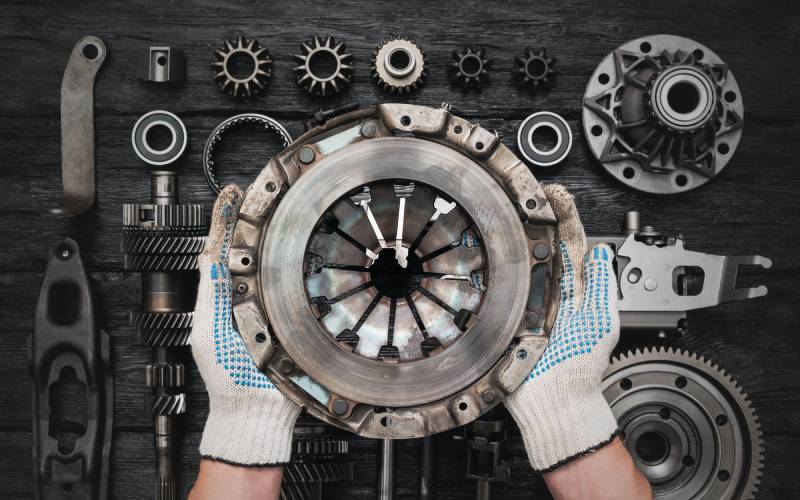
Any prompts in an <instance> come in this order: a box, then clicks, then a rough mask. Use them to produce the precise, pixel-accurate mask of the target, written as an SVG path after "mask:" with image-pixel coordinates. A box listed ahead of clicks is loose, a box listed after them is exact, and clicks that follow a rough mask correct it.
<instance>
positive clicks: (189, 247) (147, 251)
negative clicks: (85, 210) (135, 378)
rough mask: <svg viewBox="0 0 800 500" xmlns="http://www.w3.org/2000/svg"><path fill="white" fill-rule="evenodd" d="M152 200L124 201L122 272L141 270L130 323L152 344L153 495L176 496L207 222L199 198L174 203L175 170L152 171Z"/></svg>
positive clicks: (166, 499) (162, 499)
mask: <svg viewBox="0 0 800 500" xmlns="http://www.w3.org/2000/svg"><path fill="white" fill-rule="evenodd" d="M150 197H151V199H150V203H129V204H125V205H123V211H122V223H123V230H122V233H123V236H122V243H121V250H122V253H123V267H124V269H125V270H126V271H133V272H140V273H142V308H141V309H140V310H138V311H132V312H131V315H130V324H131V326H133V327H135V328H136V329H137V331H138V334H139V342H140V343H141V344H144V345H146V346H150V347H152V348H153V361H152V363H150V364H148V365H146V366H145V384H146V385H147V386H148V387H149V388H150V389H151V391H152V393H151V394H150V395H148V396H147V398H146V399H145V410H146V412H147V414H148V415H149V416H152V417H153V424H154V435H155V449H156V463H157V476H156V482H155V485H154V498H156V499H157V500H171V499H174V498H176V497H177V491H178V490H177V486H176V481H177V473H176V472H177V471H176V469H175V463H174V461H175V456H174V455H175V448H176V446H177V441H178V439H177V436H176V435H175V434H176V432H177V422H178V418H179V416H180V415H181V414H183V413H185V412H186V394H185V392H184V391H183V386H184V382H185V372H184V364H183V359H184V354H185V352H183V351H184V350H182V349H180V348H181V347H184V346H186V345H187V341H188V338H189V334H190V333H191V331H192V319H193V309H194V304H195V300H196V295H197V259H198V256H199V255H200V253H201V252H202V251H203V247H204V246H205V241H206V235H207V233H208V229H207V227H206V221H205V213H204V209H203V206H202V205H190V204H179V203H178V177H177V174H176V173H175V172H173V171H167V170H154V171H152V172H151V184H150Z"/></svg>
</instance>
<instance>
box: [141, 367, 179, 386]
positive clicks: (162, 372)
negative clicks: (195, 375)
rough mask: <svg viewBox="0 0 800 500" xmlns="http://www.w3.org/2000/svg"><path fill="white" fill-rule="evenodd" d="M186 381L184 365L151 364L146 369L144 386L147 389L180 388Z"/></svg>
mask: <svg viewBox="0 0 800 500" xmlns="http://www.w3.org/2000/svg"><path fill="white" fill-rule="evenodd" d="M184 380H185V375H184V367H183V365H182V364H176V363H150V364H149V365H147V366H145V368H144V385H146V386H147V387H180V386H182V385H183V383H184Z"/></svg>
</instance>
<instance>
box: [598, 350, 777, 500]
mask: <svg viewBox="0 0 800 500" xmlns="http://www.w3.org/2000/svg"><path fill="white" fill-rule="evenodd" d="M602 387H603V395H604V396H605V397H606V399H607V400H608V401H609V404H610V405H611V409H612V411H614V414H615V417H617V420H618V421H619V422H620V428H621V430H622V432H623V435H624V436H625V438H624V439H625V445H626V447H627V448H628V450H629V451H631V455H632V456H633V457H634V461H635V462H636V464H637V466H638V467H639V468H640V469H642V468H643V467H644V470H643V473H644V474H645V476H646V477H647V478H648V480H651V483H652V484H653V486H654V497H655V498H657V499H658V498H660V499H692V500H712V499H713V500H720V499H721V500H739V499H742V500H744V499H753V498H755V494H756V491H757V490H758V485H759V483H760V482H761V479H760V478H761V471H762V467H763V460H764V446H763V440H762V433H761V424H760V423H759V422H758V417H757V416H756V414H755V411H754V409H753V407H752V405H751V403H750V400H749V399H748V396H747V394H745V392H744V391H743V390H742V388H741V387H740V385H739V384H738V383H737V382H736V381H735V380H734V379H733V378H732V377H731V376H730V375H729V374H728V373H727V372H725V371H724V370H723V369H721V368H720V367H719V366H717V365H716V364H715V363H713V362H712V361H710V360H707V359H705V358H704V357H702V356H700V355H697V354H692V353H690V352H686V351H683V350H680V349H674V348H669V349H665V348H662V347H659V348H654V349H644V350H636V351H629V352H627V353H624V354H620V355H617V356H615V357H614V358H613V359H612V361H611V364H610V365H609V367H608V369H607V370H606V372H605V374H604V377H603V383H602ZM691 417H695V419H694V420H692V418H691ZM646 434H649V435H648V436H647V439H646V440H645V441H644V443H645V444H647V446H642V447H641V448H640V444H642V442H643V441H642V438H643V436H645V435H646ZM653 434H655V435H656V437H657V436H658V435H660V436H661V437H660V439H662V440H663V444H666V448H665V449H666V452H665V454H664V455H663V457H662V456H659V457H657V458H656V455H660V454H659V453H654V450H663V448H662V447H661V445H658V446H655V447H654V446H653V442H652V439H651V438H652V437H653V436H652V435H653ZM684 434H686V435H685V436H684ZM690 434H691V435H690ZM700 437H704V438H706V439H707V440H708V441H710V442H711V443H712V444H711V445H710V447H706V448H703V446H704V445H703V442H702V440H701V439H700ZM634 440H635V441H634ZM692 447H695V448H697V450H692ZM673 451H674V452H675V453H673ZM684 452H686V453H687V454H686V455H684ZM693 454H694V456H693ZM673 455H675V456H674V457H673ZM681 457H682V458H681ZM695 457H696V458H695ZM703 457H706V459H705V462H704V461H703ZM709 458H710V459H711V460H710V461H709ZM709 462H713V463H709ZM648 474H651V475H653V474H654V476H653V477H652V478H651V477H650V476H649V475H648ZM658 481H660V482H658ZM659 486H660V488H659ZM690 488H691V489H690Z"/></svg>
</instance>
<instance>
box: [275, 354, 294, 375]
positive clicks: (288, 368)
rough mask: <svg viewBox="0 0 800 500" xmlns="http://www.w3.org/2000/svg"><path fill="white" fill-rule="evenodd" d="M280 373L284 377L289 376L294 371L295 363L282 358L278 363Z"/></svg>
mask: <svg viewBox="0 0 800 500" xmlns="http://www.w3.org/2000/svg"><path fill="white" fill-rule="evenodd" d="M278 371H279V372H281V373H283V374H284V375H289V374H290V373H292V371H294V362H293V361H292V360H291V359H289V358H282V359H281V360H280V361H278Z"/></svg>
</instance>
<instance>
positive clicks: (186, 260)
mask: <svg viewBox="0 0 800 500" xmlns="http://www.w3.org/2000/svg"><path fill="white" fill-rule="evenodd" d="M198 259H199V255H198V254H180V255H161V254H156V255H152V254H125V255H124V256H123V258H122V268H123V269H125V270H126V271H134V272H161V271H192V270H195V269H197V265H198Z"/></svg>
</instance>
